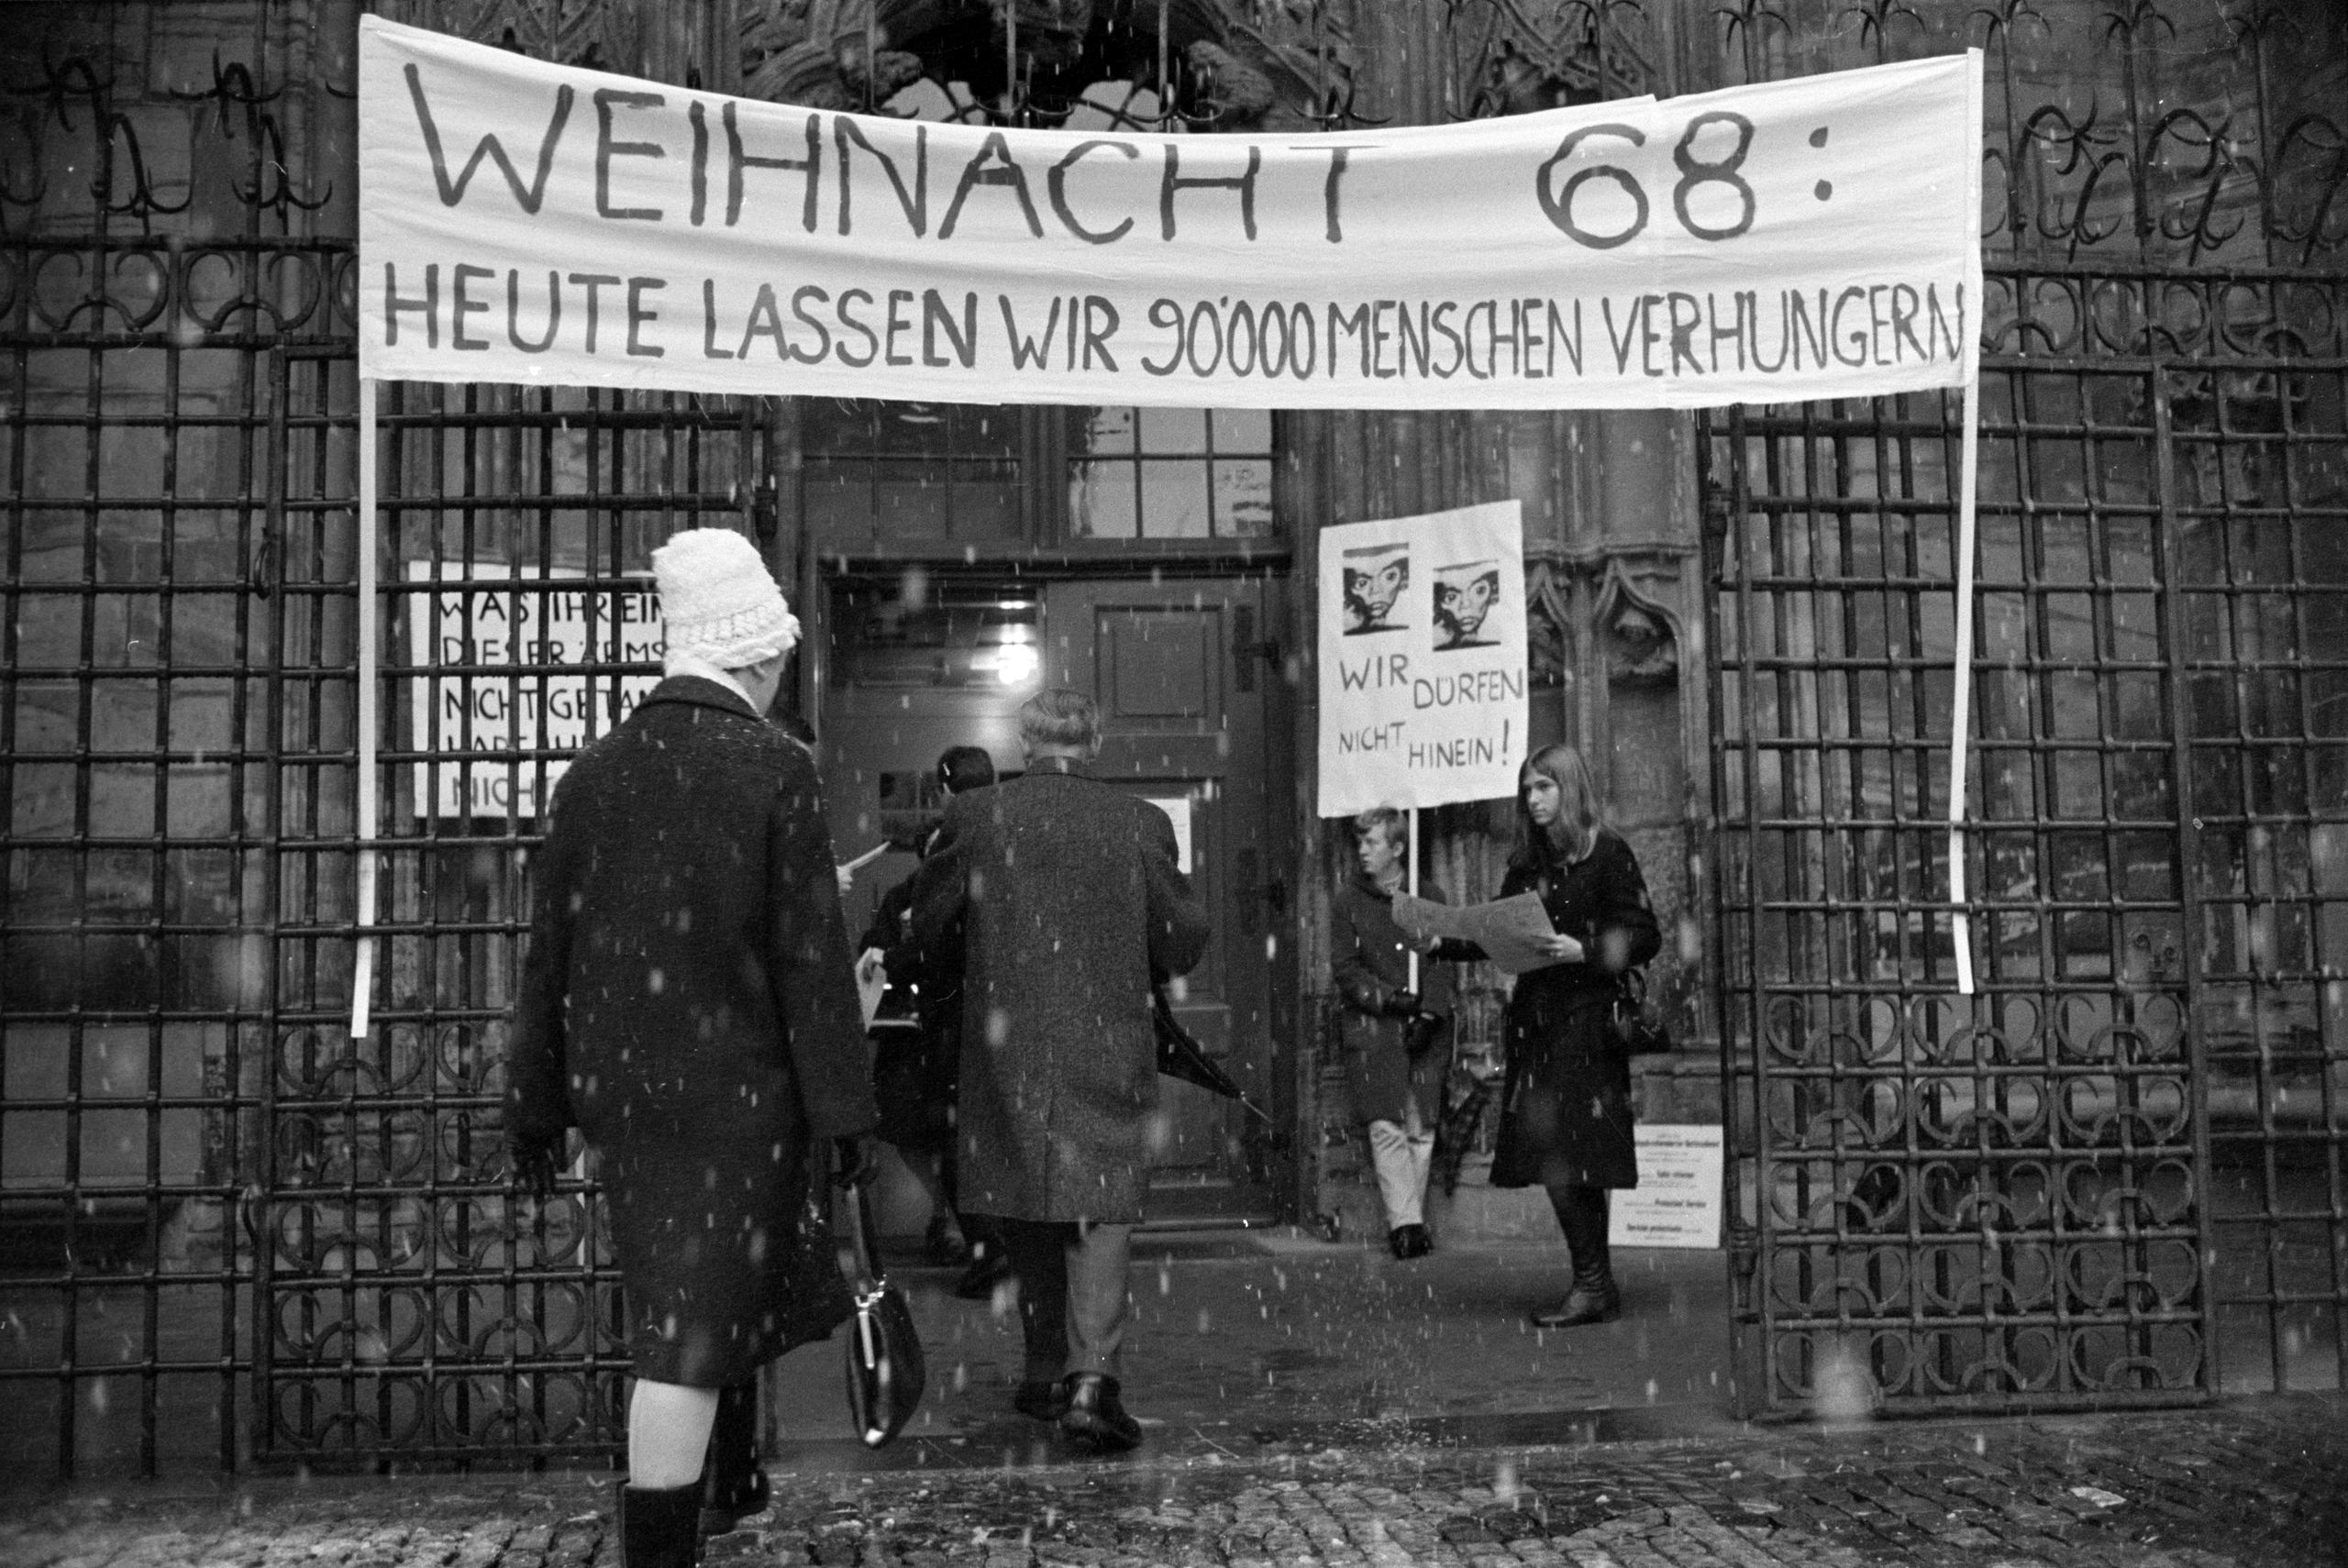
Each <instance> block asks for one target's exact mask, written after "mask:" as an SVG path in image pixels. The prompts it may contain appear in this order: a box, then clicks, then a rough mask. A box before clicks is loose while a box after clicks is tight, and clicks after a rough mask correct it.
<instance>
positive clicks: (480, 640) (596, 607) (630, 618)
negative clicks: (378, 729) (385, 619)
mask: <svg viewBox="0 0 2348 1568" xmlns="http://www.w3.org/2000/svg"><path fill="white" fill-rule="evenodd" d="M407 576H408V580H409V581H411V582H430V583H435V584H436V585H443V584H444V585H445V586H436V587H435V589H434V591H432V592H430V593H428V594H423V593H419V594H416V595H415V596H413V597H411V598H410V599H409V601H408V615H409V619H408V652H409V655H410V657H411V659H412V661H413V662H414V663H415V667H416V668H417V670H418V671H419V672H420V673H419V674H418V675H417V676H416V677H415V679H414V680H412V681H411V682H410V683H409V691H408V696H409V708H408V717H409V723H410V727H411V730H412V732H413V738H414V740H415V748H416V749H417V750H418V751H428V752H430V753H432V754H433V757H434V760H432V761H431V762H428V763H424V764H420V765H419V766H418V767H417V769H416V771H417V774H418V778H417V788H416V810H417V811H418V812H420V813H422V814H424V815H426V816H438V817H502V816H504V815H505V814H506V812H507V811H508V809H509V808H510V809H511V810H512V812H514V814H515V816H518V817H533V816H537V814H538V812H539V807H540V804H541V802H540V801H539V800H538V792H537V790H538V778H539V770H540V765H541V761H543V765H544V769H545V778H546V787H547V789H548V791H549V792H551V791H552V790H553V789H554V786H555V784H556V782H557V781H558V780H559V779H560V778H562V776H563V774H564V772H565V771H566V770H568V769H569V767H570V754H571V753H574V752H577V751H579V750H580V749H581V748H582V747H583V746H585V745H587V743H588V742H590V741H592V740H594V739H595V738H596V737H597V736H599V735H604V734H610V733H611V732H612V731H613V730H615V729H616V728H618V727H619V721H620V720H621V719H623V718H625V717H626V715H627V713H628V712H629V711H630V710H632V709H633V708H634V707H635V706H636V703H637V700H638V699H639V698H641V697H642V696H643V695H644V694H645V693H646V692H648V691H649V690H652V688H653V687H655V686H656V685H658V684H659V679H660V678H659V676H657V675H652V674H648V673H640V672H637V673H627V674H622V673H619V672H617V671H615V670H612V669H609V668H593V667H597V666H605V667H607V666H611V665H617V664H623V663H625V664H637V665H641V664H647V663H649V664H655V665H657V664H659V662H660V655H661V651H662V649H663V647H664V646H665V641H666V638H665V633H664V631H663V628H662V626H661V622H660V601H659V595H657V594H655V593H654V592H653V591H652V584H651V583H650V582H649V581H644V582H638V583H631V584H629V585H627V586H626V587H624V588H621V589H619V590H617V591H614V590H612V589H611V588H609V587H607V586H606V587H593V588H591V587H589V586H587V585H586V584H584V583H582V582H581V581H580V580H578V579H577V578H576V577H575V576H571V575H570V574H564V573H555V574H552V575H540V574H539V573H538V572H537V571H536V570H535V569H526V570H525V571H524V572H523V573H521V574H519V575H516V574H515V571H514V569H513V568H511V567H509V566H506V565H504V564H503V563H490V562H476V563H474V564H472V565H471V566H466V565H465V564H463V563H461V562H453V561H442V562H440V563H438V564H437V566H436V565H435V564H434V563H432V562H430V561H410V562H409V563H408V566H407ZM517 667H535V668H517ZM546 752H552V753H555V754H557V755H555V756H547V757H544V758H541V757H540V756H533V755H530V754H532V753H546ZM497 753H504V754H506V755H504V756H498V755H483V754H497ZM452 754H453V755H452ZM515 754H520V755H515ZM467 758H470V760H468V759H467Z"/></svg>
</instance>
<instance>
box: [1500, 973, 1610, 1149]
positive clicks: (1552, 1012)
mask: <svg viewBox="0 0 2348 1568" xmlns="http://www.w3.org/2000/svg"><path fill="white" fill-rule="evenodd" d="M1559 973H1563V971H1552V970H1537V969H1536V970H1534V972H1533V973H1532V974H1530V975H1527V976H1526V977H1524V978H1523V979H1522V980H1520V981H1519V982H1518V985H1517V992H1516V995H1515V996H1514V997H1512V998H1511V999H1510V1001H1509V1010H1508V1032H1507V1036H1506V1042H1507V1047H1508V1072H1507V1077H1506V1078H1505V1080H1504V1085H1503V1088H1502V1089H1501V1131H1500V1140H1499V1143H1498V1146H1497V1147H1496V1148H1495V1149H1494V1151H1493V1154H1492V1176H1491V1182H1492V1185H1493V1186H1494V1187H1567V1186H1572V1187H1636V1186H1638V1185H1639V1162H1638V1153H1637V1148H1636V1145H1635V1144H1634V1143H1633V1140H1632V1136H1631V1059H1630V1057H1629V1056H1627V1055H1624V1054H1623V1050H1622V1048H1621V1047H1620V1046H1619V1045H1617V1044H1616V1043H1614V1040H1613V1036H1612V1034H1611V1032H1610V1031H1609V1030H1608V1029H1607V1027H1606V1002H1607V999H1608V998H1609V996H1610V995H1611V989H1610V988H1604V987H1591V986H1589V985H1580V986H1572V987H1567V986H1563V985H1559V984H1557V983H1556V981H1554V980H1551V979H1549V978H1548V977H1549V976H1551V975H1553V974H1559Z"/></svg>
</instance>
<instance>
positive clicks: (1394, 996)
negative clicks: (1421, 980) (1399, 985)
mask: <svg viewBox="0 0 2348 1568" xmlns="http://www.w3.org/2000/svg"><path fill="white" fill-rule="evenodd" d="M1418 1010H1419V993H1418V992H1416V991H1389V992H1387V993H1386V1009H1385V1011H1386V1016H1387V1017H1389V1018H1409V1017H1410V1016H1412V1014H1413V1013H1415V1012H1417V1011H1418Z"/></svg>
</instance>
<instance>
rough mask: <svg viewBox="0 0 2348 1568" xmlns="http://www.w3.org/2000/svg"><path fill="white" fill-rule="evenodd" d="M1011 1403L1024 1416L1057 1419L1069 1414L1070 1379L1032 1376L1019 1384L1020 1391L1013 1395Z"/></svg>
mask: <svg viewBox="0 0 2348 1568" xmlns="http://www.w3.org/2000/svg"><path fill="white" fill-rule="evenodd" d="M1011 1403H1012V1405H1013V1407H1014V1408H1016V1409H1017V1410H1018V1411H1019V1413H1020V1414H1021V1415H1023V1416H1030V1417H1033V1418H1034V1419H1036V1420H1039V1421H1057V1420H1058V1419H1060V1418H1061V1417H1062V1416H1065V1415H1067V1414H1068V1380H1067V1379H1066V1378H1064V1377H1030V1378H1028V1379H1026V1380H1025V1381H1024V1382H1023V1383H1021V1384H1020V1385H1019V1392H1018V1393H1016V1394H1013V1396H1012V1397H1011Z"/></svg>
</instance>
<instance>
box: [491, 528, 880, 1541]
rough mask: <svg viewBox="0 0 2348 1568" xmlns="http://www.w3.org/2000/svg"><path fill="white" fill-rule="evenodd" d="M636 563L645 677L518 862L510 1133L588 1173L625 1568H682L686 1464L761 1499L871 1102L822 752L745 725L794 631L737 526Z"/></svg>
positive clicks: (530, 1148)
mask: <svg viewBox="0 0 2348 1568" xmlns="http://www.w3.org/2000/svg"><path fill="white" fill-rule="evenodd" d="M652 570H653V575H654V577H655V579H656V580H657V581H658V585H659V594H660V608H661V613H662V616H663V619H664V620H665V622H666V624H667V631H668V652H667V655H666V657H665V661H664V666H663V678H662V679H661V681H660V683H659V685H658V686H656V687H654V688H653V689H652V690H651V691H649V692H648V693H647V694H646V695H645V697H644V699H643V700H642V701H640V702H639V703H638V704H637V708H636V711H635V712H633V713H631V714H629V716H628V717H627V719H626V722H625V723H622V724H621V725H620V726H619V728H618V729H616V730H615V731H614V732H613V733H612V734H609V735H607V736H605V737H604V739H602V740H600V741H598V742H596V743H595V744H594V745H591V746H589V747H588V748H587V749H586V750H585V751H583V752H581V754H580V755H579V756H578V758H577V759H576V760H575V761H573V762H572V764H571V766H570V770H569V771H568V772H567V773H565V774H564V776H563V778H562V781H561V783H560V785H559V787H558V788H557V789H556V790H555V792H554V800H553V805H552V811H551V822H550V823H549V824H548V830H547V836H546V842H545V844H544V845H542V846H541V847H540V848H539V849H538V850H537V852H536V854H535V855H534V856H532V865H531V873H532V880H533V882H534V884H535V888H534V898H533V909H532V918H531V926H530V946H529V951H528V954H527V955H526V958H525V960H524V963H523V969H522V983H521V988H520V992H519V994H518V996H517V998H516V999H515V1009H514V1019H513V1032H512V1043H511V1046H510V1055H509V1057H508V1062H507V1083H506V1093H505V1129H506V1136H507V1139H508V1141H509V1143H510V1145H511V1147H512V1152H513V1155H514V1158H515V1166H516V1172H517V1176H518V1177H519V1178H520V1179H521V1180H522V1181H523V1182H524V1183H525V1184H526V1186H528V1187H532V1188H534V1189H536V1190H538V1191H540V1192H545V1191H548V1190H550V1188H551V1187H552V1184H553V1172H554V1165H555V1162H556V1159H557V1157H558V1154H559V1150H560V1149H561V1147H562V1143H563V1139H564V1134H565V1130H566V1129H567V1128H568V1127H570V1126H572V1125H576V1126H577V1127H578V1128H579V1129H580V1131H581V1133H583V1134H584V1136H585V1138H586V1142H587V1145H588V1147H589V1149H590V1150H591V1151H593V1154H595V1155H596V1157H597V1159H598V1161H599V1163H600V1172H601V1176H602V1178H603V1186H604V1201H605V1204H606V1209H605V1212H606V1214H607V1215H608V1216H609V1219H610V1223H611V1235H612V1244H613V1248H614V1250H615V1253H617V1256H618V1262H619V1270H620V1277H621V1282H622V1284H623V1286H625V1299H626V1330H627V1342H628V1354H629V1357H630V1360H631V1362H632V1363H633V1368H632V1370H633V1371H634V1373H635V1375H636V1384H635V1387H634V1389H633V1391H632V1393H631V1396H630V1397H629V1401H628V1417H627V1428H628V1430H627V1458H628V1476H627V1481H626V1485H624V1486H623V1487H622V1488H621V1492H620V1537H621V1562H623V1563H624V1564H626V1568H689V1565H690V1564H692V1562H694V1561H695V1559H696V1557H697V1555H698V1550H699V1544H698V1543H699V1535H700V1530H701V1528H702V1513H703V1502H704V1497H703V1464H704V1460H705V1459H706V1460H707V1461H708V1463H709V1466H710V1470H711V1482H712V1485H713V1488H714V1497H713V1499H712V1500H713V1502H714V1503H715V1504H717V1505H721V1511H722V1512H725V1513H727V1514H734V1513H738V1512H739V1511H741V1510H743V1509H751V1510H754V1509H755V1508H756V1507H758V1506H759V1502H760V1501H761V1498H762V1494H763V1490H764V1485H765V1477H764V1475H763V1474H761V1473H759V1471H758V1468H757V1457H756V1452H755V1448H754V1446H753V1444H754V1439H755V1435H756V1411H757V1400H756V1389H757V1384H756V1381H755V1375H756V1373H757V1371H758V1369H759V1366H761V1365H762V1364H765V1363H767V1362H769V1361H770V1360H772V1359H773V1358H774V1357H776V1356H778V1355H780V1354H781V1353H783V1352H785V1351H787V1350H790V1349H791V1348H792V1346H793V1345H794V1344H796V1343H799V1342H803V1340H805V1339H810V1338H820V1337H822V1336H823V1335H825V1334H826V1333H828V1332H829V1331H831V1329H832V1328H833V1327H835V1326H836V1320H835V1321H834V1322H822V1321H815V1320H810V1319H809V1317H808V1313H807V1304H806V1303H805V1302H800V1303H797V1306H798V1307H799V1309H800V1310H799V1311H798V1312H797V1313H796V1314H794V1312H793V1310H792V1309H793V1306H794V1303H793V1302H792V1299H791V1290H790V1286H789V1283H788V1281H789V1277H790V1269H791V1265H792V1261H793V1258H794V1254H795V1253H796V1251H797V1249H796V1247H795V1245H794V1242H795V1241H796V1239H797V1234H798V1232H797V1224H796V1221H797V1217H798V1215H799V1213H800V1211H801V1209H802V1206H803V1203H804V1201H805V1198H806V1193H807V1188H808V1184H809V1182H810V1180H811V1179H812V1177H811V1169H812V1168H814V1167H817V1166H819V1165H822V1164H824V1163H825V1162H824V1161H823V1160H822V1159H821V1155H822V1154H823V1153H824V1152H825V1150H826V1149H827V1147H828V1144H827V1141H835V1140H836V1141H837V1144H838V1154H839V1157H840V1163H841V1166H842V1173H843V1176H844V1177H845V1178H846V1179H851V1180H855V1179H862V1178H863V1177H864V1176H868V1175H869V1171H870V1168H871V1140H870V1136H869V1134H870V1131H871V1128H872V1125H873V1121H874V1116H875V1112H874V1107H873V1099H872V1081H871V1073H870V1068H869V1065H868V1062H867V1059H866V1054H865V1045H864V1038H863V1035H864V1032H863V1028H862V1023H863V1019H862V1017H861V1014H860V1011H859V1009H858V1001H857V991H856V978H855V974H854V971H853V968H852V966H851V962H850V959H849V956H848V947H847V930H846V928H845V926H844V925H843V923H842V920H841V915H840V904H839V889H838V885H837V882H836V879H835V878H834V875H833V869H832V867H833V860H832V845H831V837H830V834H829V832H828V830H827V829H826V827H825V815H824V806H823V802H822V801H821V799H820V798H819V793H818V788H817V782H816V776H815V763H814V757H813V756H811V755H810V754H809V753H808V751H807V750H806V749H805V748H804V747H803V746H801V745H796V744H794V743H793V742H792V741H791V740H790V739H789V738H788V737H787V736H785V735H784V734H783V733H782V731H781V729H779V728H776V727H775V726H774V725H772V724H770V723H768V722H767V721H766V719H765V718H764V717H763V715H764V714H765V713H766V712H767V709H768V708H769V706H770V704H771V703H772V701H773V699H774V694H775V691H776V689H777V688H778V686H779V685H780V683H781V679H782V672H783V667H784V660H785V658H786V657H787V656H788V654H789V653H790V651H791V648H792V644H793V643H794V642H795V641H796V640H797V637H798V630H799V624H798V621H797V619H796V618H795V617H794V616H792V613H791V612H790V608H789V606H788V605H787V604H786V603H785V602H784V601H783V597H782V594H781V591H779V590H778V589H777V588H776V587H775V584H774V580H773V579H772V578H770V576H769V575H768V574H767V569H766V565H765V563H764V562H763V561H761V560H760V559H759V554H758V551H757V550H756V548H755V547H752V546H751V544H750V543H749V542H748V540H747V539H745V538H743V537H742V536H740V535H738V534H735V533H732V532H730V531H728V530H725V529H715V528H696V529H691V530H687V531H685V532H683V533H680V534H677V535H675V536H672V537H671V538H670V540H669V542H668V543H667V544H665V545H663V546H662V547H660V548H659V549H657V550H655V551H654V552H653V554H652ZM843 1305H844V1304H843ZM713 1432H714V1441H713Z"/></svg>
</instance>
